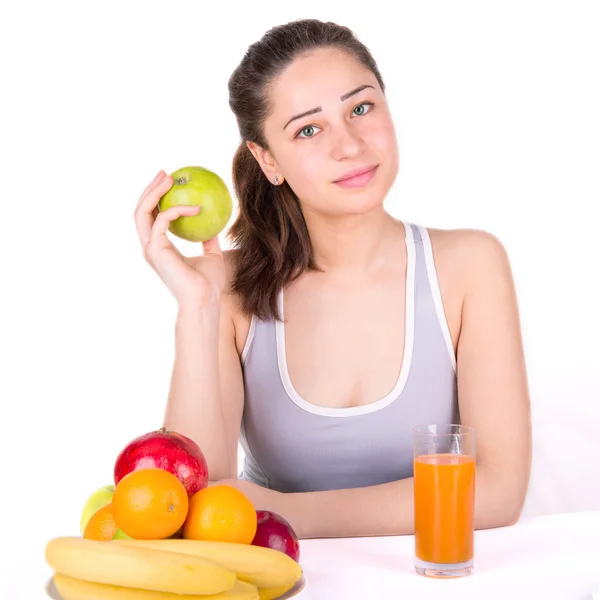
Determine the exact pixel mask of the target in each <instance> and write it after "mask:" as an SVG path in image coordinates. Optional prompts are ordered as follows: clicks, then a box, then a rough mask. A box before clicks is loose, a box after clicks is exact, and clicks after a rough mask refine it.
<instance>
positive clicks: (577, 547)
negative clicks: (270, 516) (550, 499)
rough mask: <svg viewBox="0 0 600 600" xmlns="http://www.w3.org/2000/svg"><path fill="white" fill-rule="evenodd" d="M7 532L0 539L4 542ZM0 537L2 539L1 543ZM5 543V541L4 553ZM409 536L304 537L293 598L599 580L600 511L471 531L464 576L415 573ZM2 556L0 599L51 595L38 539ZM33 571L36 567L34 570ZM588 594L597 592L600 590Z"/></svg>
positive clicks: (556, 592) (510, 589) (579, 590)
mask: <svg viewBox="0 0 600 600" xmlns="http://www.w3.org/2000/svg"><path fill="white" fill-rule="evenodd" d="M6 541H7V540H4V542H6ZM1 545H2V543H1V542H0V547H1ZM9 548H10V544H6V545H5V546H4V549H3V550H6V551H7V552H6V557H5V558H8V555H9V554H13V553H10V552H9ZM413 549H414V537H413V536H399V537H382V538H344V539H322V540H302V541H301V542H300V563H301V564H302V567H303V569H304V573H305V577H306V581H307V586H306V588H305V589H304V590H303V591H302V592H300V594H298V595H297V596H296V597H295V598H298V600H329V599H331V600H359V599H360V600H379V599H383V598H385V599H388V598H390V599H394V600H412V599H418V600H428V599H435V600H448V599H451V598H460V600H468V599H471V598H473V599H477V600H489V599H497V598H502V599H503V600H504V599H507V598H508V599H510V600H520V599H525V598H527V599H529V598H531V599H532V600H549V599H556V600H559V599H560V600H590V599H591V598H592V593H593V591H594V589H595V588H596V587H597V586H598V584H600V511H597V512H580V513H569V514H562V515H549V516H543V517H533V518H531V517H530V518H524V519H522V520H521V521H520V522H519V523H517V524H516V525H514V526H512V527H503V528H498V529H488V530H482V531H476V532H475V569H474V571H473V573H472V574H471V575H470V576H469V577H465V578H463V579H451V580H438V579H427V578H424V577H421V576H419V575H417V574H416V573H415V571H414V567H413ZM12 558H13V559H15V561H14V562H13V561H9V562H13V564H12V565H9V564H7V562H6V561H3V562H2V567H1V568H0V598H2V600H37V599H40V600H49V599H48V596H47V595H46V593H45V591H44V586H45V584H46V583H47V581H48V578H49V577H50V575H51V571H50V569H49V568H48V567H47V565H45V562H44V561H43V550H42V549H41V548H40V547H36V561H35V563H36V566H33V565H32V560H31V559H30V558H31V557H30V558H29V559H28V558H27V557H26V556H23V555H17V556H14V555H13V556H12ZM36 573H37V575H36ZM594 600H600V593H599V594H598V595H597V597H596V598H595V599H594Z"/></svg>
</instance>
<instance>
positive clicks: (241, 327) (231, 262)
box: [221, 249, 251, 356]
mask: <svg viewBox="0 0 600 600" xmlns="http://www.w3.org/2000/svg"><path fill="white" fill-rule="evenodd" d="M238 252H239V250H235V249H231V250H224V251H223V258H224V260H225V276H226V279H225V286H224V288H223V294H222V296H221V310H222V311H224V312H225V313H226V315H227V316H228V317H229V318H230V319H231V322H232V323H233V328H234V332H235V345H236V348H237V350H238V354H239V355H240V356H241V355H242V352H243V349H244V346H245V344H246V338H247V337H248V332H249V330H250V323H251V318H250V316H248V315H246V314H245V313H244V311H243V310H242V307H241V303H240V298H239V296H238V295H237V294H236V293H234V292H232V291H231V282H232V281H233V276H234V273H235V258H236V256H237V254H238Z"/></svg>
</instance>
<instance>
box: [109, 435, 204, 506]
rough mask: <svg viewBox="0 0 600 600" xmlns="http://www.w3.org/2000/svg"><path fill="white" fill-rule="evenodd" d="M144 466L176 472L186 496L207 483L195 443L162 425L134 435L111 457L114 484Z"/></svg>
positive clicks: (201, 457) (201, 455)
mask: <svg viewBox="0 0 600 600" xmlns="http://www.w3.org/2000/svg"><path fill="white" fill-rule="evenodd" d="M146 468H159V469H164V470H165V471H169V472H170V473H173V474H174V475H176V476H177V477H178V478H179V480H180V481H181V483H183V486H184V487H185V489H186V491H187V493H188V496H189V497H191V496H193V495H194V494H195V493H196V492H198V491H200V490H202V489H204V488H205V487H206V486H207V485H208V465H207V463H206V459H205V458H204V454H203V453H202V450H201V449H200V447H199V446H198V444H196V442H194V441H193V440H191V439H190V438H188V437H186V436H184V435H182V434H181V433H177V432H175V431H167V430H166V429H165V428H164V427H162V428H161V429H159V430H158V431H151V432H150V433H145V434H144V435H141V436H139V437H137V438H135V439H134V440H132V441H131V442H129V443H128V444H127V445H126V446H125V448H123V450H121V452H120V453H119V456H118V457H117V460H116V461H115V468H114V480H115V485H117V484H118V483H119V481H121V479H123V477H125V475H127V474H128V473H131V471H135V470H137V469H146Z"/></svg>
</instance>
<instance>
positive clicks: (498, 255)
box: [426, 227, 509, 279]
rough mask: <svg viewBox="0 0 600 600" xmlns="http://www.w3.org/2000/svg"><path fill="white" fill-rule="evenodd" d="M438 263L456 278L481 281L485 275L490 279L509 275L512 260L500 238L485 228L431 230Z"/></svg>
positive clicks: (428, 231)
mask: <svg viewBox="0 0 600 600" xmlns="http://www.w3.org/2000/svg"><path fill="white" fill-rule="evenodd" d="M426 229H427V233H428V234H429V238H430V240H431V246H432V251H433V255H434V258H435V260H436V262H439V263H443V264H444V265H445V266H446V268H448V269H449V270H451V271H452V272H453V274H454V275H456V274H457V273H463V274H464V276H465V277H469V278H472V277H473V276H476V277H477V278H478V279H479V278H480V276H481V275H482V274H483V273H486V272H487V273H488V274H489V275H490V276H491V275H493V273H497V272H498V271H503V272H505V273H506V272H507V268H508V267H509V258H508V253H507V250H506V248H505V246H504V244H503V243H502V241H501V240H500V239H499V237H498V236H497V235H496V234H494V233H492V232H490V231H487V230H484V229H472V228H457V229H441V228H434V227H427V228H426Z"/></svg>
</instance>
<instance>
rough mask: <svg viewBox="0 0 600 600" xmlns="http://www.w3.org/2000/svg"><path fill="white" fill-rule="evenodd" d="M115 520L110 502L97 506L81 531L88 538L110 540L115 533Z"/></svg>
mask: <svg viewBox="0 0 600 600" xmlns="http://www.w3.org/2000/svg"><path fill="white" fill-rule="evenodd" d="M117 529H118V526H117V521H116V520H115V516H114V515H113V512H112V506H111V504H110V503H109V504H106V505H105V506H103V507H102V508H99V509H98V510H97V511H96V512H95V513H94V514H93V515H92V516H91V517H90V518H89V520H88V522H87V525H86V526H85V529H84V531H83V537H84V538H86V539H88V540H100V541H101V542H104V541H106V540H112V539H113V537H114V535H115V533H117Z"/></svg>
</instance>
